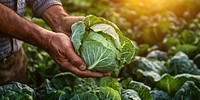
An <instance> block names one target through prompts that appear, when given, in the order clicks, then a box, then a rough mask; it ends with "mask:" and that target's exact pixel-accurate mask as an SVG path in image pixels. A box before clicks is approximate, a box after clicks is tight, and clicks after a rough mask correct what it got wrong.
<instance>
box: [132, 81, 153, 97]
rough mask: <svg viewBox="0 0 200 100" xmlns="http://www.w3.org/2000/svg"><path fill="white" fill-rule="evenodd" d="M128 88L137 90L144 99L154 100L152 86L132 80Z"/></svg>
mask: <svg viewBox="0 0 200 100" xmlns="http://www.w3.org/2000/svg"><path fill="white" fill-rule="evenodd" d="M128 89H133V90H135V91H136V92H137V93H138V95H139V96H140V98H141V99H142V100H153V99H152V96H151V94H150V90H151V88H150V87H149V86H147V85H144V84H143V83H141V82H136V81H131V82H130V83H129V85H128Z"/></svg>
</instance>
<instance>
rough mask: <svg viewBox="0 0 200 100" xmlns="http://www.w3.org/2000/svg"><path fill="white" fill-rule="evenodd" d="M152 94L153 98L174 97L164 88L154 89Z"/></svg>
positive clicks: (157, 99)
mask: <svg viewBox="0 0 200 100" xmlns="http://www.w3.org/2000/svg"><path fill="white" fill-rule="evenodd" d="M151 95H152V97H153V100H172V97H170V96H169V95H168V93H166V92H164V91H162V90H157V89H155V90H152V91H151Z"/></svg>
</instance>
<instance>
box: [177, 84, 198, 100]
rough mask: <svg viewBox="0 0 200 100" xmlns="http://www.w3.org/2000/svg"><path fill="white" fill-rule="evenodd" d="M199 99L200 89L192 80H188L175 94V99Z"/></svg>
mask: <svg viewBox="0 0 200 100" xmlns="http://www.w3.org/2000/svg"><path fill="white" fill-rule="evenodd" d="M182 98H184V99H185V100H197V99H199V98H200V89H199V88H198V87H197V86H196V85H195V83H194V82H192V81H187V82H185V83H184V85H183V86H182V87H181V89H180V90H179V91H178V92H177V93H176V94H175V96H174V100H180V99H182Z"/></svg>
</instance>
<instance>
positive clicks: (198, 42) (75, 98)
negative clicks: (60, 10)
mask: <svg viewBox="0 0 200 100" xmlns="http://www.w3.org/2000/svg"><path fill="white" fill-rule="evenodd" d="M61 1H62V3H63V7H64V8H65V10H66V11H67V12H68V13H69V14H71V15H74V16H79V15H81V16H88V15H94V16H98V17H102V18H105V19H106V20H108V21H110V22H112V23H114V24H116V26H118V28H119V29H120V30H121V33H122V34H123V36H126V37H124V38H126V39H127V38H129V39H130V40H131V41H132V43H133V45H134V46H133V45H132V44H131V43H130V44H128V46H126V47H125V49H124V50H127V51H126V52H128V51H129V53H127V54H126V53H125V54H124V55H123V53H121V52H120V53H121V54H122V57H121V58H119V57H118V56H119V55H118V54H115V53H114V54H113V56H112V57H113V58H112V59H106V60H108V61H109V63H108V62H104V63H103V65H106V64H108V65H109V66H110V65H113V66H112V67H110V69H109V68H106V67H109V66H107V65H106V66H100V67H102V68H96V69H95V68H94V69H93V67H94V66H92V67H90V68H91V69H93V70H94V71H98V70H102V69H103V70H104V71H108V72H112V74H111V76H109V77H103V78H80V77H77V76H76V75H74V74H72V73H70V72H66V71H65V70H63V69H59V66H58V65H57V64H56V63H55V62H54V61H53V60H52V59H51V57H50V56H49V55H48V54H47V53H46V52H45V51H43V50H41V49H40V48H37V47H34V46H32V45H29V44H24V45H23V46H24V49H25V52H26V54H27V57H28V59H29V65H28V68H27V70H28V83H27V84H21V83H18V82H13V83H12V84H8V85H5V86H0V100H200V1H199V0H61ZM25 18H26V19H28V20H31V21H33V22H35V23H37V24H38V25H40V26H42V27H44V28H46V29H49V30H50V28H49V27H48V26H47V25H46V24H45V23H44V21H42V20H41V19H36V18H33V19H31V11H30V9H27V11H26V14H25ZM97 22H98V21H97ZM105 23H106V24H105ZM105 23H104V24H103V25H102V24H101V27H105V26H106V25H111V24H108V23H109V22H105ZM79 25H82V23H81V22H80V23H79ZM86 26H87V25H86ZM111 26H112V25H111ZM77 27H79V26H78V25H77V26H75V25H74V27H73V28H72V29H74V28H77ZM106 27H107V26H106ZM81 28H82V27H79V29H74V31H77V30H81ZM91 29H92V30H93V31H95V32H97V31H98V28H96V27H93V28H91ZM100 30H101V31H102V29H100ZM72 31H73V30H72ZM93 31H90V32H88V33H91V34H96V33H94V32H93ZM98 32H99V31H98ZM75 33H76V32H75ZM74 36H75V37H76V35H74ZM96 36H98V37H99V35H96ZM96 38H97V37H96ZM71 39H72V43H73V41H74V40H73V37H72V38H71ZM89 39H91V38H89ZM92 39H95V37H93V38H92ZM106 39H107V40H109V39H108V37H107V38H106ZM102 40H103V39H102ZM110 41H111V40H109V41H106V40H105V42H102V44H103V43H107V42H108V44H109V43H110ZM116 41H117V39H116ZM116 41H114V43H113V44H112V45H111V46H110V47H109V46H108V49H109V48H112V49H113V51H111V52H115V51H116V50H117V48H118V44H117V43H118V42H116ZM127 41H128V40H127ZM97 42H99V41H97ZM112 42H113V41H112ZM120 42H121V41H120ZM74 43H77V41H75V42H74ZM128 43H129V42H128ZM94 44H95V43H94ZM122 44H123V43H122ZM74 45H76V44H74ZM124 45H125V44H124ZM128 47H129V48H128ZM75 50H76V52H77V53H79V49H76V47H75ZM131 51H132V52H134V58H133V59H130V58H132V56H133V55H132V54H131V53H130V52H131ZM111 52H108V53H107V54H111ZM116 52H119V51H116ZM120 53H119V54H120ZM88 54H90V53H88ZM88 54H87V55H88ZM107 54H105V55H107ZM130 55H131V56H130ZM84 56H85V55H84V54H83V55H82V57H84ZM89 56H90V57H89V58H86V59H92V58H91V57H92V55H89ZM116 58H119V59H120V63H117V62H118V61H115V59H116ZM124 59H125V60H124ZM127 59H128V60H127ZM129 59H130V61H129ZM100 63H101V62H100ZM101 64H102V63H101ZM91 65H92V64H91ZM119 65H123V66H120V67H115V66H119ZM95 66H97V65H95Z"/></svg>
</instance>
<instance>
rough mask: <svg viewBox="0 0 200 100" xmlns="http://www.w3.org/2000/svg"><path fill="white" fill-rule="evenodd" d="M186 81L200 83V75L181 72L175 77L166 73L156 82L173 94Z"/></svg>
mask: <svg viewBox="0 0 200 100" xmlns="http://www.w3.org/2000/svg"><path fill="white" fill-rule="evenodd" d="M186 81H193V82H195V83H198V84H199V82H200V76H199V75H191V74H179V75H176V76H174V77H173V76H170V75H169V74H164V75H163V76H162V78H161V79H160V80H159V81H158V82H157V83H156V87H157V88H158V89H161V90H163V91H166V92H167V93H169V94H170V95H173V94H175V93H176V92H177V91H178V90H179V89H180V88H181V86H182V85H183V84H184V83H185V82H186Z"/></svg>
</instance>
